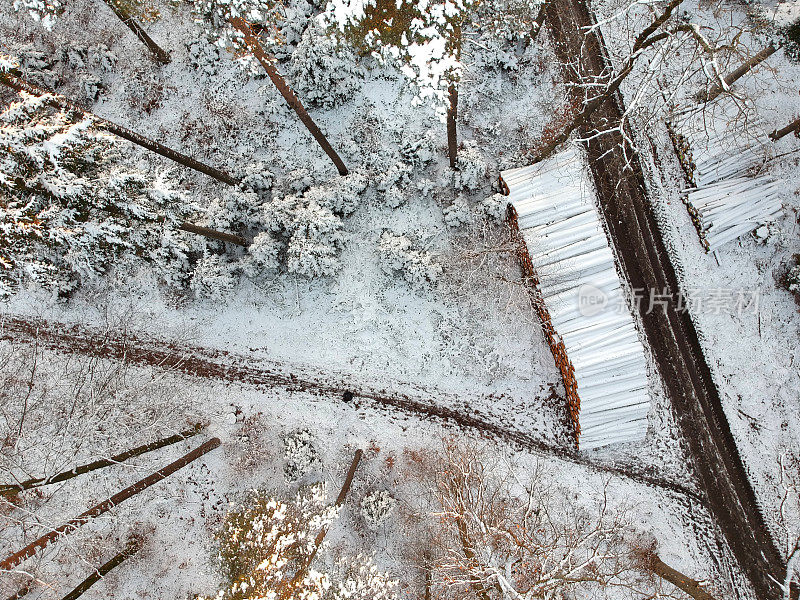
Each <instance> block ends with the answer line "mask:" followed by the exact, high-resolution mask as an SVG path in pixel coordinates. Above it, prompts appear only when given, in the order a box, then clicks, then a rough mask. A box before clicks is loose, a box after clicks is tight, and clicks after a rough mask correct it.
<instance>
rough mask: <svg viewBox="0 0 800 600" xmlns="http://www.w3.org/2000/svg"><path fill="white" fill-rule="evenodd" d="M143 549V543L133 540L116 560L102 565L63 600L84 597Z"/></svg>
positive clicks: (113, 559)
mask: <svg viewBox="0 0 800 600" xmlns="http://www.w3.org/2000/svg"><path fill="white" fill-rule="evenodd" d="M140 547H141V542H140V541H139V540H138V539H133V540H131V541H130V542H128V543H127V545H126V546H125V549H124V550H123V551H122V552H120V553H119V554H117V555H116V556H115V557H114V558H112V559H111V560H109V561H108V562H107V563H104V564H102V565H101V566H99V567H98V568H97V569H96V570H95V571H94V573H92V574H91V575H89V577H87V578H86V579H84V580H83V581H82V582H81V583H80V584H79V585H78V587H76V588H75V589H74V590H72V591H71V592H70V593H69V594H67V595H66V596H64V597H63V598H62V599H61V600H75V599H76V598H78V597H80V596H82V595H83V593H84V592H85V591H86V590H88V589H89V588H90V587H92V586H93V585H94V584H95V583H97V582H98V581H100V580H101V579H102V578H103V577H105V576H106V575H108V574H109V573H110V572H111V571H112V570H113V569H115V568H117V567H118V566H120V565H121V564H122V563H124V562H125V561H126V560H128V559H129V558H130V557H131V556H133V555H134V554H136V553H137V552H138V551H139V548H140Z"/></svg>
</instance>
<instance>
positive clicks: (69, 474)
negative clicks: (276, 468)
mask: <svg viewBox="0 0 800 600" xmlns="http://www.w3.org/2000/svg"><path fill="white" fill-rule="evenodd" d="M202 429H203V428H202V427H201V426H200V425H195V426H194V427H192V428H191V429H187V430H185V431H181V432H180V433H177V434H175V435H171V436H169V437H166V438H163V439H160V440H157V441H155V442H151V443H149V444H144V445H142V446H137V447H136V448H131V449H130V450H126V451H125V452H122V453H121V454H116V455H114V456H111V457H109V458H103V459H101V460H96V461H94V462H90V463H87V464H85V465H81V466H79V467H74V468H72V469H70V470H69V471H63V472H61V473H58V474H57V475H53V476H52V477H37V478H32V479H27V480H25V481H21V482H20V483H12V484H6V485H0V495H2V496H10V495H13V494H17V493H19V492H22V491H24V490H30V489H32V488H38V487H42V486H43V485H50V484H53V483H61V482H62V481H68V480H70V479H73V478H75V477H78V476H79V475H84V474H86V473H91V472H92V471H96V470H98V469H102V468H105V467H109V466H111V465H116V464H119V463H122V462H125V461H126V460H129V459H131V458H135V457H137V456H141V455H142V454H146V453H148V452H152V451H154V450H160V449H161V448H165V447H167V446H171V445H172V444H177V443H178V442H181V441H183V440H185V439H188V438H190V437H192V436H195V435H197V434H198V433H200V432H201V431H202Z"/></svg>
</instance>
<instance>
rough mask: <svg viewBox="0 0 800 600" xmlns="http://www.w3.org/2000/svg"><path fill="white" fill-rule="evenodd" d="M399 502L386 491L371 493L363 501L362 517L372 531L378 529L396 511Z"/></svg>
mask: <svg viewBox="0 0 800 600" xmlns="http://www.w3.org/2000/svg"><path fill="white" fill-rule="evenodd" d="M396 504H397V500H395V499H394V498H392V495H391V494H390V493H389V492H387V491H386V490H375V491H374V492H370V493H369V494H367V495H366V496H364V498H363V499H362V500H361V516H362V517H364V520H365V521H366V522H367V526H368V527H369V528H370V529H377V528H378V527H379V526H380V525H382V524H383V523H385V522H386V520H387V519H388V518H389V517H390V516H391V514H392V512H393V511H394V507H395V505H396Z"/></svg>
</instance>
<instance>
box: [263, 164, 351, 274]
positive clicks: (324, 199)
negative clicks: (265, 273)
mask: <svg viewBox="0 0 800 600" xmlns="http://www.w3.org/2000/svg"><path fill="white" fill-rule="evenodd" d="M365 188H366V180H365V179H364V177H363V176H362V175H360V174H356V173H354V174H351V175H348V176H346V177H340V178H338V179H336V180H335V181H333V182H332V183H329V184H326V185H321V186H316V187H312V188H310V189H308V190H306V192H305V193H304V194H302V195H299V194H298V195H294V194H292V195H288V196H285V197H283V198H277V199H274V200H273V201H271V202H270V203H268V204H266V205H265V206H264V208H263V214H262V218H263V221H264V223H266V226H267V228H268V229H269V230H270V232H272V233H273V234H275V235H278V236H281V237H282V238H284V239H285V240H286V241H287V253H286V262H287V269H288V270H289V272H290V273H297V274H299V275H303V276H305V277H320V276H326V275H332V274H334V273H335V272H336V271H337V270H338V269H339V266H340V263H339V251H340V250H341V248H342V245H343V242H344V233H343V223H342V219H341V217H343V216H347V215H349V214H351V213H352V212H353V211H354V210H355V209H356V206H357V205H358V201H359V194H361V192H363V191H364V189H365Z"/></svg>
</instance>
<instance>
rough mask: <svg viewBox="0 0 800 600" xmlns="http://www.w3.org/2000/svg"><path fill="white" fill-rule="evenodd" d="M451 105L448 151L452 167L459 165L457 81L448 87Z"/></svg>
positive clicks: (448, 120)
mask: <svg viewBox="0 0 800 600" xmlns="http://www.w3.org/2000/svg"><path fill="white" fill-rule="evenodd" d="M448 92H449V94H450V106H449V107H448V108H447V153H448V154H449V155H450V168H451V169H456V168H457V167H458V132H457V131H456V117H457V116H458V87H457V86H456V84H455V82H454V83H451V84H450V87H449V88H448Z"/></svg>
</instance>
